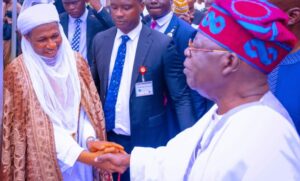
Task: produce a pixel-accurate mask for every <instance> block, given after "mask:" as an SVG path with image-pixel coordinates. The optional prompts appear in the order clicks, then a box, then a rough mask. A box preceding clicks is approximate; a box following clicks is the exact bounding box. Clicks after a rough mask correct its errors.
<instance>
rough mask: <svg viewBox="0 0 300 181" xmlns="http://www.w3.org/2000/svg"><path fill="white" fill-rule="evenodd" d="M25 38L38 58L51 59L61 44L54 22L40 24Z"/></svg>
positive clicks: (57, 27) (56, 25)
mask: <svg viewBox="0 0 300 181" xmlns="http://www.w3.org/2000/svg"><path fill="white" fill-rule="evenodd" d="M25 38H26V39H27V40H28V41H29V42H30V44H31V46H32V48H33V50H34V51H35V52H36V53H37V54H38V55H40V56H43V57H47V58H53V57H55V56H56V54H57V51H58V48H59V46H60V45H61V43H62V37H61V35H60V31H59V26H58V24H57V23H56V22H53V23H47V24H42V25H40V26H37V27H36V28H34V29H32V30H31V32H29V33H28V34H27V35H25Z"/></svg>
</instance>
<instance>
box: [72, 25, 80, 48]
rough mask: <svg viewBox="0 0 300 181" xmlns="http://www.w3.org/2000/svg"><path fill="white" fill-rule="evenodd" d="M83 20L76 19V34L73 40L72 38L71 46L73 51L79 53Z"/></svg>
mask: <svg viewBox="0 0 300 181" xmlns="http://www.w3.org/2000/svg"><path fill="white" fill-rule="evenodd" d="M81 22H82V21H81V19H76V20H75V25H76V27H75V33H74V35H73V38H72V42H71V46H72V49H73V50H75V51H77V52H79V42H80V33H81V30H80V24H81Z"/></svg>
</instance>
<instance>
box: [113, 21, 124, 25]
mask: <svg viewBox="0 0 300 181" xmlns="http://www.w3.org/2000/svg"><path fill="white" fill-rule="evenodd" d="M115 24H117V25H124V24H126V22H125V21H121V20H116V21H115Z"/></svg>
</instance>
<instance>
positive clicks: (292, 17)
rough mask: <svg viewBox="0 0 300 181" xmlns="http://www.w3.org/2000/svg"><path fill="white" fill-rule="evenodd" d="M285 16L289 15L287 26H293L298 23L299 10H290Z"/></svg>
mask: <svg viewBox="0 0 300 181" xmlns="http://www.w3.org/2000/svg"><path fill="white" fill-rule="evenodd" d="M287 14H288V15H289V20H288V25H295V24H297V23H299V22H300V8H298V7H295V8H291V9H289V10H288V11H287Z"/></svg>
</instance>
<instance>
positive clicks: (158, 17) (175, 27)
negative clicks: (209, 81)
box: [144, 0, 212, 137]
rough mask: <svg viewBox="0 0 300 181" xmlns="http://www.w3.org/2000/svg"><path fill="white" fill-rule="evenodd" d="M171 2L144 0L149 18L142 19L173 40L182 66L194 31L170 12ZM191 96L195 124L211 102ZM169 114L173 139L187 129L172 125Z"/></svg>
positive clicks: (171, 115)
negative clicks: (185, 51)
mask: <svg viewBox="0 0 300 181" xmlns="http://www.w3.org/2000/svg"><path fill="white" fill-rule="evenodd" d="M172 2H173V1H170V0H145V5H146V8H147V10H148V12H149V17H150V18H146V19H144V22H146V24H148V25H150V27H151V28H153V29H155V30H157V31H159V32H161V33H164V34H166V35H168V36H170V37H172V38H173V40H174V41H175V44H176V47H177V51H178V53H179V58H180V60H181V62H182V64H183V62H184V60H185V56H184V50H185V49H186V48H187V47H188V43H189V40H190V39H193V38H194V36H195V34H196V30H195V29H194V28H192V27H191V26H190V25H189V24H188V23H187V22H185V21H183V20H182V19H180V18H178V17H177V16H176V15H175V14H174V13H173V12H172V11H171V6H172ZM182 71H183V70H182ZM191 96H192V101H193V108H194V112H195V117H196V120H195V122H196V121H197V120H198V119H199V118H201V117H202V115H204V114H205V113H206V112H207V111H208V110H209V108H210V107H211V106H212V102H211V101H209V100H208V99H206V98H204V97H202V96H201V95H199V93H197V92H196V91H193V90H191ZM171 109H173V108H171ZM169 113H170V114H168V119H169V134H170V137H173V136H175V135H176V134H177V133H179V132H180V131H182V130H183V129H185V128H187V127H180V126H179V127H178V125H176V124H174V123H176V121H174V120H176V119H177V118H176V115H174V114H172V113H174V110H172V111H171V112H169ZM190 126H191V125H190Z"/></svg>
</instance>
